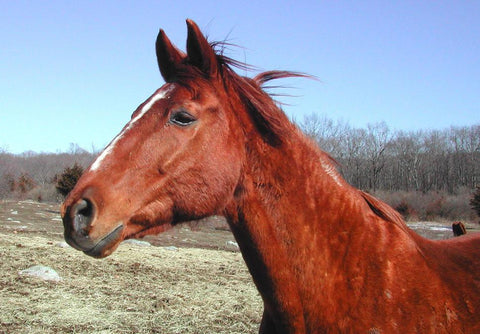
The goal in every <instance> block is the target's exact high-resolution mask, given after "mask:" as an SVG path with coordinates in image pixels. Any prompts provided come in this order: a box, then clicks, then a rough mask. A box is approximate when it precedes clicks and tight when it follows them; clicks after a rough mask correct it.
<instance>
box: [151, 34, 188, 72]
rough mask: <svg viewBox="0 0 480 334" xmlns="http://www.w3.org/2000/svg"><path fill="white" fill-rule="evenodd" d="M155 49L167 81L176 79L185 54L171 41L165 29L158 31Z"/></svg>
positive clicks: (160, 67) (159, 65) (161, 70)
mask: <svg viewBox="0 0 480 334" xmlns="http://www.w3.org/2000/svg"><path fill="white" fill-rule="evenodd" d="M155 50H156V52H157V62H158V68H159V69H160V73H162V77H163V79H164V80H165V82H173V81H175V78H176V74H177V71H178V68H179V66H180V63H181V62H182V59H183V58H184V57H185V55H184V54H183V53H182V52H181V51H179V50H178V49H177V48H176V47H175V46H174V45H173V44H172V42H170V40H169V39H168V37H167V35H166V34H165V32H164V31H163V30H160V32H159V33H158V36H157V41H156V43H155Z"/></svg>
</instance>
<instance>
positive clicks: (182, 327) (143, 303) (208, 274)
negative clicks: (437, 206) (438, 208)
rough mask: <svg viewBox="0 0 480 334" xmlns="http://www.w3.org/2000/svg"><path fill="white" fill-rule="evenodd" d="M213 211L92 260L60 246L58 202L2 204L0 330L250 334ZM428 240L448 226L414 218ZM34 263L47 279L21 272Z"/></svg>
mask: <svg viewBox="0 0 480 334" xmlns="http://www.w3.org/2000/svg"><path fill="white" fill-rule="evenodd" d="M222 227H224V224H223V222H222V221H221V220H220V219H219V218H212V219H209V220H208V221H205V222H201V223H198V224H190V225H184V226H180V227H178V228H176V229H174V230H171V231H168V232H166V233H164V234H162V235H160V236H156V237H147V238H146V239H145V240H148V241H149V242H150V243H152V244H154V245H156V246H152V247H142V246H141V245H136V244H122V245H121V246H120V247H119V249H118V250H117V251H116V252H115V253H114V254H113V255H111V256H110V257H108V258H106V259H102V260H96V259H92V258H90V257H87V256H86V255H84V254H83V253H81V252H78V251H76V250H74V249H72V248H70V247H68V246H67V247H66V246H65V244H64V242H63V226H62V223H61V219H60V217H59V213H58V205H50V204H40V203H36V202H30V201H23V202H16V201H4V202H0V254H1V259H2V261H1V263H0V270H1V272H0V333H256V332H257V331H258V326H259V322H260V317H261V313H262V302H261V299H260V297H259V295H258V293H257V291H256V289H255V286H254V285H253V283H252V281H251V278H250V275H249V273H248V271H247V269H246V267H245V264H244V263H243V259H242V257H241V254H240V253H239V252H238V249H237V248H236V247H235V245H234V243H233V240H234V239H233V236H232V235H231V233H230V232H229V231H226V230H225V229H223V228H222ZM412 227H413V228H414V229H416V230H417V231H419V232H420V233H422V234H424V235H427V236H429V237H432V238H447V237H451V230H450V227H449V226H448V225H441V224H432V223H429V224H426V223H425V224H416V225H415V224H414V225H412ZM33 265H44V266H49V267H51V268H53V269H54V270H56V271H57V273H58V274H59V275H60V276H61V278H62V280H61V281H60V282H57V283H54V282H49V281H44V280H41V279H38V278H34V277H28V276H23V275H19V271H21V270H23V269H26V268H29V267H31V266H33Z"/></svg>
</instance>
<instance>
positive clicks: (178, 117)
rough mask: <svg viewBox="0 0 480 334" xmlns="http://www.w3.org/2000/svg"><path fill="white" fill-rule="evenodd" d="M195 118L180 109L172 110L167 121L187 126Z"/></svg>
mask: <svg viewBox="0 0 480 334" xmlns="http://www.w3.org/2000/svg"><path fill="white" fill-rule="evenodd" d="M196 120H197V119H196V118H195V117H193V116H192V115H191V114H189V113H188V112H186V111H183V110H182V111H177V112H174V113H173V114H172V115H171V116H170V121H169V122H170V123H172V124H175V125H179V126H187V125H190V124H192V123H194V122H195V121H196Z"/></svg>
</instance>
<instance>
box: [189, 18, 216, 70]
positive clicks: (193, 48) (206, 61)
mask: <svg viewBox="0 0 480 334" xmlns="http://www.w3.org/2000/svg"><path fill="white" fill-rule="evenodd" d="M187 27H188V37H187V56H188V62H189V63H190V64H191V65H193V66H195V67H197V68H198V69H200V70H201V71H202V73H204V74H206V75H208V76H213V75H215V74H216V72H217V67H218V63H217V56H216V54H215V51H213V49H212V47H211V46H210V44H209V43H208V41H207V39H206V38H205V36H203V34H202V32H201V31H200V28H198V26H197V24H196V23H195V22H193V21H192V20H190V19H188V20H187Z"/></svg>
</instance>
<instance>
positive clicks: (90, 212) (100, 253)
mask: <svg viewBox="0 0 480 334" xmlns="http://www.w3.org/2000/svg"><path fill="white" fill-rule="evenodd" d="M95 210H96V208H95V205H94V204H93V202H92V201H90V200H88V199H81V200H79V201H78V202H77V203H75V204H74V205H72V206H71V207H68V208H67V209H66V211H65V214H64V216H63V217H62V218H63V227H64V237H65V241H66V242H67V243H68V244H69V245H70V246H72V247H73V248H75V249H78V250H80V251H83V252H84V253H85V254H87V255H90V256H93V257H104V256H106V255H107V254H105V249H108V248H109V246H110V245H112V244H115V243H116V241H117V240H118V239H119V238H120V237H121V234H122V231H123V224H120V225H118V226H117V227H115V228H114V229H113V230H112V231H111V232H110V233H108V234H107V235H104V236H102V237H100V238H95V239H94V238H92V237H91V236H90V231H91V229H92V222H93V220H94V218H95Z"/></svg>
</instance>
